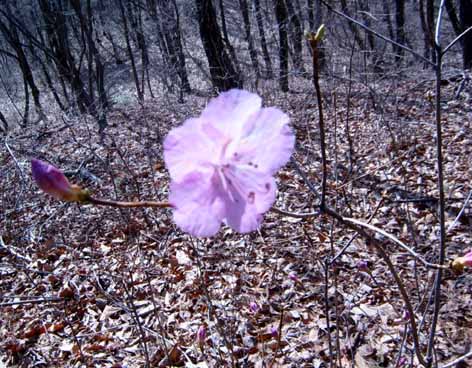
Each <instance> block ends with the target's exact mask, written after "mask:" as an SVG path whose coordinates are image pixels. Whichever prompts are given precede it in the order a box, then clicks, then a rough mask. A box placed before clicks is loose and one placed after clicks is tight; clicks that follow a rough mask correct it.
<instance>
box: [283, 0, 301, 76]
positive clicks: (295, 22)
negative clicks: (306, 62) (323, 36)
mask: <svg viewBox="0 0 472 368" xmlns="http://www.w3.org/2000/svg"><path fill="white" fill-rule="evenodd" d="M285 4H286V6H287V14H288V19H289V24H290V26H291V27H290V28H291V29H292V32H291V33H292V37H291V38H292V43H293V65H294V67H295V69H296V70H297V71H298V72H304V71H305V68H304V66H303V29H302V22H301V20H300V17H299V15H298V14H297V12H296V11H295V8H294V6H293V3H292V0H285Z"/></svg>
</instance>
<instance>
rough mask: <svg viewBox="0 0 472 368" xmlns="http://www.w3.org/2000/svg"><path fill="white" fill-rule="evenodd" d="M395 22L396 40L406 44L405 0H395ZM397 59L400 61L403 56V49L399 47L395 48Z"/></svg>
mask: <svg viewBox="0 0 472 368" xmlns="http://www.w3.org/2000/svg"><path fill="white" fill-rule="evenodd" d="M395 23H396V35H395V38H396V41H397V42H398V43H399V44H401V45H404V44H405V0H395ZM395 54H396V55H395V60H396V62H397V63H400V61H401V58H402V56H403V49H402V48H401V47H397V48H396V49H395Z"/></svg>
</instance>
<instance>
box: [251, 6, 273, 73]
mask: <svg viewBox="0 0 472 368" xmlns="http://www.w3.org/2000/svg"><path fill="white" fill-rule="evenodd" d="M254 10H255V12H256V22H257V28H258V31H259V38H260V40H261V49H262V55H263V57H264V64H265V68H266V76H267V78H272V77H273V75H274V72H273V70H272V61H271V58H270V55H269V50H268V48H267V41H266V36H265V31H264V20H263V18H262V13H261V4H260V0H254Z"/></svg>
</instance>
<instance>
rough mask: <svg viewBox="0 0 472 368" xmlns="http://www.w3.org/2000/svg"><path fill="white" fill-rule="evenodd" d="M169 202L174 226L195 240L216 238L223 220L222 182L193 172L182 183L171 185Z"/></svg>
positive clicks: (213, 177) (216, 178) (214, 177)
mask: <svg viewBox="0 0 472 368" xmlns="http://www.w3.org/2000/svg"><path fill="white" fill-rule="evenodd" d="M169 201H170V203H172V204H173V205H174V206H175V207H176V208H175V210H174V221H175V223H176V224H177V225H178V226H179V227H180V228H181V229H182V230H183V231H185V232H188V233H189V234H191V235H194V236H200V237H207V236H212V235H215V234H216V233H217V232H218V230H219V228H220V226H221V222H222V220H223V217H224V203H223V201H222V199H221V190H220V183H219V178H218V177H217V176H216V175H213V176H211V175H208V174H207V173H201V172H192V173H190V174H188V175H187V176H186V177H185V178H184V179H183V181H182V182H180V183H177V182H173V183H172V184H171V193H170V196H169Z"/></svg>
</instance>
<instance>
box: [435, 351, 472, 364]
mask: <svg viewBox="0 0 472 368" xmlns="http://www.w3.org/2000/svg"><path fill="white" fill-rule="evenodd" d="M469 357H472V350H471V351H469V352H468V353H467V354H464V355H462V356H461V357H459V358H457V359H455V360H453V361H452V362H449V363H447V364H444V365H443V366H441V368H449V367H453V366H455V365H456V364H458V363H460V362H462V361H464V360H466V359H467V358H469Z"/></svg>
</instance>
